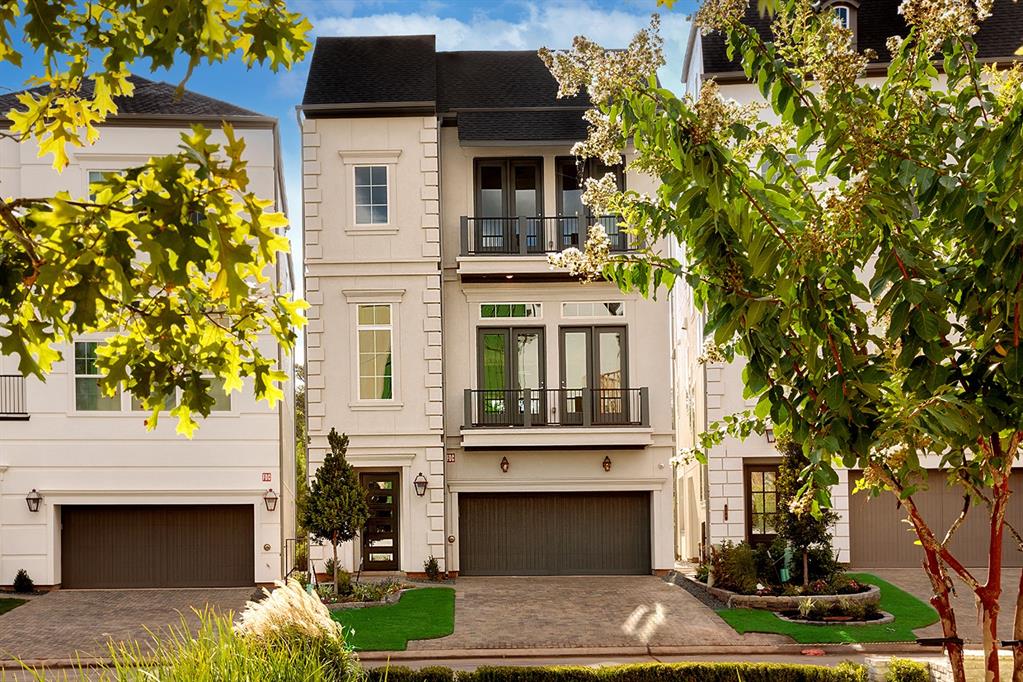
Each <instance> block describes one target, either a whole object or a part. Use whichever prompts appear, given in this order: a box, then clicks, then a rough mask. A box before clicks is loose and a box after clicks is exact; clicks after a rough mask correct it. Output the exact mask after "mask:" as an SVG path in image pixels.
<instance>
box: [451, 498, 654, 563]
mask: <svg viewBox="0 0 1023 682" xmlns="http://www.w3.org/2000/svg"><path fill="white" fill-rule="evenodd" d="M458 528H459V535H460V538H461V540H460V545H459V570H460V571H461V573H462V574H463V575H631V574H636V575H644V574H649V573H650V493H648V492H614V493H598V492H592V493H590V492H586V493H462V494H460V495H459V496H458Z"/></svg>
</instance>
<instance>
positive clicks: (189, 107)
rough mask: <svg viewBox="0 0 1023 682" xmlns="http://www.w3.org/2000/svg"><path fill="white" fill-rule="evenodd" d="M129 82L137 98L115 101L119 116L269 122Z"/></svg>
mask: <svg viewBox="0 0 1023 682" xmlns="http://www.w3.org/2000/svg"><path fill="white" fill-rule="evenodd" d="M129 80H131V82H132V83H134V85H135V94H134V95H133V96H132V97H115V98H114V102H115V103H116V104H117V109H118V114H128V115H139V116H144V115H157V116H180V117H182V118H186V119H187V118H196V117H203V118H210V117H213V118H215V117H218V116H222V117H225V118H230V119H239V118H254V119H255V118H260V119H261V118H266V117H264V116H263V115H262V114H259V113H256V112H255V111H250V110H248V109H243V108H242V107H239V106H235V105H234V104H231V103H230V102H225V101H223V100H219V99H214V98H213V97H207V96H206V95H200V94H199V93H197V92H192V91H191V90H185V91H184V92H183V93H182V94H181V97H178V96H177V86H176V85H171V84H170V83H162V82H158V81H151V80H149V79H148V78H143V77H142V76H134V75H133V76H129ZM44 90H45V88H31V89H30V90H29V91H30V92H43V91H44ZM18 94H19V93H17V92H12V93H7V94H4V95H0V112H3V113H6V112H8V111H10V110H11V109H18V108H20V107H21V103H20V102H19V101H18ZM81 94H82V96H84V97H91V96H92V81H89V80H87V81H85V82H84V83H83V85H82V88H81Z"/></svg>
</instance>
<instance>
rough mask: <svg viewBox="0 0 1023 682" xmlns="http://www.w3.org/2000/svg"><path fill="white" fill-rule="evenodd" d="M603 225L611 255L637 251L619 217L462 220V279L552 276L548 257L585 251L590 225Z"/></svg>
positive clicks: (460, 257)
mask: <svg viewBox="0 0 1023 682" xmlns="http://www.w3.org/2000/svg"><path fill="white" fill-rule="evenodd" d="M595 223H600V224H601V225H603V226H604V231H605V232H606V233H607V236H608V239H609V240H610V242H611V250H612V251H615V252H625V251H630V250H633V249H634V248H635V245H634V244H631V243H630V239H629V235H628V234H627V233H625V232H623V231H622V230H621V229H620V228H619V225H618V223H619V218H618V217H617V216H600V217H595V216H546V217H527V216H517V217H504V218H479V217H472V216H462V219H461V251H460V255H459V258H458V271H459V273H460V274H463V275H504V274H509V273H510V274H516V273H521V274H534V275H536V274H540V273H543V274H545V275H548V276H549V275H551V274H552V273H551V271H550V267H549V265H548V264H547V254H549V253H557V252H559V251H564V250H565V249H568V248H573V247H574V248H577V249H582V248H583V246H584V244H585V241H586V235H587V234H588V232H589V229H590V227H591V226H593V225H594V224H595Z"/></svg>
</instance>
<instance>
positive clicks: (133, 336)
mask: <svg viewBox="0 0 1023 682" xmlns="http://www.w3.org/2000/svg"><path fill="white" fill-rule="evenodd" d="M309 28H310V25H309V23H308V22H307V21H306V20H304V19H302V18H301V17H300V16H298V15H297V14H295V13H292V12H289V11H288V10H287V7H286V5H285V3H284V0H230V2H228V1H227V0H206V1H205V2H177V3H168V2H165V1H163V0H108V1H106V2H101V3H98V2H92V1H91V0H32V1H31V2H28V1H27V0H20V1H19V0H12V1H9V2H4V3H2V4H0V60H2V61H4V62H8V63H10V64H12V65H14V66H20V65H21V59H22V54H21V51H22V50H27V51H30V52H31V53H33V54H34V55H38V56H39V57H41V66H40V69H39V73H36V74H34V75H32V76H31V78H29V79H28V82H27V84H28V85H30V86H33V87H32V89H30V90H28V91H26V92H24V93H22V94H20V95H19V96H18V104H17V105H16V106H15V107H14V108H13V109H12V110H11V111H8V112H4V113H5V114H6V117H7V119H8V125H7V126H5V127H4V128H3V130H0V137H2V138H5V139H8V140H14V141H16V142H19V143H22V142H23V143H27V144H34V145H37V146H38V149H39V154H40V156H50V157H52V161H53V167H54V168H55V169H56V170H57V171H61V170H63V169H64V168H65V167H66V166H67V164H68V158H69V157H68V151H69V148H74V147H82V146H88V145H91V144H93V143H95V142H96V141H97V140H98V139H99V136H100V131H101V126H102V124H103V123H104V122H105V121H106V120H107V119H108V118H110V117H111V116H114V115H116V114H117V111H118V106H117V100H116V99H115V98H127V97H131V96H132V94H133V83H132V81H131V80H130V79H129V75H130V74H129V71H128V69H129V67H132V66H135V65H138V64H145V65H146V66H147V67H148V68H149V69H150V70H152V71H159V70H161V69H169V68H170V67H172V66H173V65H175V64H181V63H184V64H186V65H187V68H188V72H187V75H186V76H185V78H184V79H183V80H182V81H181V83H180V85H179V92H180V90H181V89H183V88H184V86H185V83H186V81H187V80H188V76H189V75H190V74H191V73H192V71H193V70H194V69H195V68H197V67H200V66H201V65H202V64H203V63H217V62H223V61H226V60H227V59H229V58H233V57H240V58H241V60H242V61H243V62H244V63H245V64H246V65H248V66H250V67H251V66H253V65H257V64H261V65H268V66H269V67H270V68H271V69H272V70H273V71H278V70H280V69H282V68H286V67H289V66H290V65H291V64H293V63H295V62H296V61H299V60H301V59H302V58H303V56H304V55H305V54H306V52H307V51H308V49H309V42H308V40H306V33H307V32H308V30H309ZM223 140H224V141H223V142H216V141H214V138H213V136H212V135H211V133H210V131H208V130H205V129H203V128H201V127H199V126H195V127H193V129H192V131H191V132H190V133H186V134H183V135H182V137H181V145H180V151H179V152H178V153H177V154H172V155H169V156H164V157H160V158H154V159H151V160H150V161H149V162H147V163H145V164H144V165H142V166H140V167H137V168H131V169H128V170H126V171H124V172H120V173H111V174H109V175H107V176H106V177H104V179H103V180H102V181H100V182H95V183H93V184H92V186H91V188H90V193H89V196H88V197H76V196H72V195H71V194H69V193H67V192H61V193H59V194H57V195H56V196H28V197H19V198H11V197H4V198H2V199H0V353H2V354H4V355H12V356H15V357H17V358H18V360H19V369H20V371H21V372H22V373H23V374H25V375H35V376H37V377H40V378H45V376H46V374H47V373H48V372H49V371H50V370H51V369H52V367H53V363H54V362H55V361H57V360H59V359H60V357H61V354H60V352H59V350H58V345H59V344H61V343H63V342H66V341H68V340H70V339H71V338H72V337H75V336H78V335H82V334H90V333H103V334H106V336H104V338H103V340H102V341H101V343H100V345H99V347H98V348H97V351H96V355H97V363H96V364H97V366H98V368H99V370H100V372H101V373H102V374H103V377H102V378H101V379H100V380H99V383H100V386H101V388H102V389H103V390H104V391H105V392H106V393H107V394H109V395H112V394H113V393H114V392H115V391H116V390H117V388H118V386H123V387H124V388H126V389H127V390H128V391H130V392H131V393H132V394H133V395H135V396H136V397H138V398H139V399H140V400H141V401H142V403H143V404H144V405H145V407H146V408H147V409H149V410H151V411H152V414H151V416H150V417H149V418H148V419H147V425H148V427H149V428H154V427H155V426H156V421H157V417H158V416H159V413H160V411H161V409H163V407H164V405H171V404H174V407H173V408H172V409H171V410H170V411H171V413H172V414H174V415H176V416H177V418H178V431H179V432H181V433H184V434H186V435H189V436H190V435H191V434H192V432H193V431H194V429H195V428H196V422H195V420H194V419H193V418H192V415H193V414H194V413H198V414H201V415H204V416H205V415H207V414H208V413H209V411H210V408H211V407H212V406H213V404H214V398H213V397H211V396H210V394H209V392H210V389H211V382H210V380H209V377H210V376H215V377H219V378H221V379H222V380H223V385H224V388H225V390H227V391H234V390H237V389H239V388H240V387H241V386H242V380H243V379H244V378H250V379H251V380H252V382H253V385H254V387H255V393H256V396H257V397H258V398H260V399H264V400H266V401H267V402H269V403H270V404H271V405H273V404H274V403H275V402H276V400H277V399H278V398H280V397H281V395H282V392H281V384H282V382H284V381H285V380H286V378H287V377H286V376H285V374H284V373H283V372H282V371H280V370H279V369H278V368H277V366H276V358H275V357H273V356H270V355H268V354H266V353H265V352H264V351H262V350H261V349H260V347H259V343H258V342H259V339H260V337H265V336H268V335H269V336H272V337H273V338H274V339H275V340H276V342H277V343H278V344H279V345H280V346H281V347H282V348H283V349H284V350H285V351H290V350H291V349H292V348H293V347H294V344H295V340H296V330H297V328H298V327H299V326H300V325H301V324H302V322H303V319H302V316H301V310H302V308H303V307H304V303H302V302H300V301H296V300H293V299H292V297H291V296H290V294H287V293H284V292H282V291H278V290H277V288H276V282H275V280H273V278H272V277H271V276H270V275H271V274H272V272H273V269H274V267H275V264H276V262H277V259H278V258H280V257H282V254H284V253H285V252H286V250H287V245H288V244H287V240H286V238H285V237H284V236H283V233H282V228H284V226H285V224H286V221H285V218H284V216H283V215H281V214H279V213H275V212H272V211H271V206H272V202H271V201H268V200H265V199H264V198H261V197H258V196H256V195H255V194H254V193H253V192H251V191H250V190H249V189H248V183H249V176H248V171H247V168H246V162H245V161H244V159H243V154H244V150H245V143H244V141H243V140H240V139H238V138H237V137H236V136H235V134H234V132H233V131H232V129H231V128H230V126H224V129H223Z"/></svg>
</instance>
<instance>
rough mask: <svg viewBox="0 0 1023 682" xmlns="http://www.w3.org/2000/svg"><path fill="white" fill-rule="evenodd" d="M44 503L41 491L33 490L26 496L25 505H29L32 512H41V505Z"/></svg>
mask: <svg viewBox="0 0 1023 682" xmlns="http://www.w3.org/2000/svg"><path fill="white" fill-rule="evenodd" d="M42 501H43V496H42V495H40V494H39V491H38V490H36V489H35V488H32V492H30V493H29V494H28V495H26V496H25V503H26V504H28V510H29V511H30V512H37V511H39V505H40V503H42Z"/></svg>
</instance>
